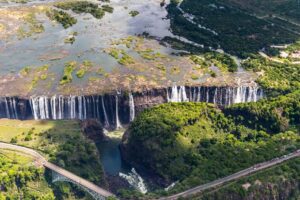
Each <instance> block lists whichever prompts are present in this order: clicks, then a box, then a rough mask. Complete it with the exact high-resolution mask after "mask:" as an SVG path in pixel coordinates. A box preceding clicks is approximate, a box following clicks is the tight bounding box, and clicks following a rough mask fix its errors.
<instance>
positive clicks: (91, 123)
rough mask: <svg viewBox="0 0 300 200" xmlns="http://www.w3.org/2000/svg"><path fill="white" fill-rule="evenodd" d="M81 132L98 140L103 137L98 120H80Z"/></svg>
mask: <svg viewBox="0 0 300 200" xmlns="http://www.w3.org/2000/svg"><path fill="white" fill-rule="evenodd" d="M81 129H82V132H83V133H84V134H85V135H86V137H87V138H89V139H91V140H93V141H95V142H100V141H102V140H104V139H105V134H104V132H103V127H102V125H101V124H100V122H99V121H98V120H95V119H87V120H84V121H82V122H81Z"/></svg>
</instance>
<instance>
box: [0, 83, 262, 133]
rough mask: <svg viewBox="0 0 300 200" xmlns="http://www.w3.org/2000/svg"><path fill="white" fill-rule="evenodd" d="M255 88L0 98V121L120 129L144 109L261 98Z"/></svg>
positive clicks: (187, 87)
mask: <svg viewBox="0 0 300 200" xmlns="http://www.w3.org/2000/svg"><path fill="white" fill-rule="evenodd" d="M263 96H264V94H263V90H262V89H260V88H259V87H258V86H256V85H255V86H239V87H190V86H173V87H170V88H167V89H152V90H148V91H144V92H136V93H127V92H117V93H115V94H106V95H92V96H62V95H54V96H51V97H49V96H32V97H29V98H21V97H0V118H9V119H21V120H26V119H35V120H43V119H53V120H59V119H80V120H83V119H99V121H100V122H101V123H102V124H103V125H104V127H105V128H107V129H116V128H120V127H122V124H123V125H125V124H128V123H129V122H130V121H132V120H133V119H134V117H135V116H136V114H138V113H139V112H141V111H142V110H144V109H145V108H148V107H152V106H154V105H158V104H162V103H166V102H186V101H190V102H209V103H214V104H216V105H219V106H228V105H231V104H234V103H241V102H252V101H257V100H259V99H261V98H263Z"/></svg>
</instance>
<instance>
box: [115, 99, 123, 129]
mask: <svg viewBox="0 0 300 200" xmlns="http://www.w3.org/2000/svg"><path fill="white" fill-rule="evenodd" d="M121 128H122V125H121V122H120V120H119V97H118V95H116V129H121Z"/></svg>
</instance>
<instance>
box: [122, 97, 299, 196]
mask: <svg viewBox="0 0 300 200" xmlns="http://www.w3.org/2000/svg"><path fill="white" fill-rule="evenodd" d="M299 100H300V92H299V91H297V92H294V93H293V94H289V95H287V96H281V97H278V98H274V99H271V100H264V101H260V102H258V103H247V104H238V105H234V106H232V107H229V108H227V109H226V110H225V111H224V112H223V111H221V110H219V109H217V108H215V107H214V106H213V105H210V104H204V103H169V104H165V105H160V106H157V107H154V108H152V109H148V110H146V111H144V112H143V113H141V114H140V115H139V116H138V117H137V119H136V120H135V121H134V122H133V123H132V125H131V126H130V128H129V131H128V133H127V134H128V135H127V137H125V138H126V139H125V140H124V142H123V146H122V148H123V152H124V155H125V158H126V159H127V160H129V161H130V162H131V163H132V164H137V163H138V165H137V166H143V167H145V168H146V169H148V170H149V171H151V172H154V173H155V174H157V175H159V176H160V177H162V178H163V179H164V180H165V181H166V182H168V183H170V182H174V181H179V183H178V184H177V185H176V187H175V188H174V189H173V190H172V191H171V192H179V191H182V190H184V189H188V188H191V187H193V186H195V185H199V184H203V183H206V182H209V181H212V180H215V179H218V178H220V177H224V176H227V175H229V174H232V173H234V172H237V171H240V170H242V169H245V168H247V167H250V166H252V165H254V164H255V163H260V162H263V161H266V160H271V159H273V158H275V157H279V156H282V155H284V154H287V153H289V152H292V151H295V150H296V149H299V147H300V142H299V141H300V135H299V134H298V133H299V120H298V119H299V118H300V104H299V102H300V101H299ZM141 147H143V148H141ZM163 193H164V192H163Z"/></svg>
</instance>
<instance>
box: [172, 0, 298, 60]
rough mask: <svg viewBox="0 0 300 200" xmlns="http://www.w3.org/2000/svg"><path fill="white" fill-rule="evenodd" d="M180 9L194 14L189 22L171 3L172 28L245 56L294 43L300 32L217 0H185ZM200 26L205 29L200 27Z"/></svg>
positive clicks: (192, 38) (229, 51)
mask: <svg viewBox="0 0 300 200" xmlns="http://www.w3.org/2000/svg"><path fill="white" fill-rule="evenodd" d="M181 8H182V9H183V10H184V11H185V12H187V13H189V14H192V15H193V16H194V19H193V20H194V22H195V23H196V24H192V23H191V22H189V21H188V20H187V19H186V18H185V16H184V15H183V14H182V13H181V12H180V10H179V9H178V8H177V6H176V4H175V3H174V2H173V3H172V4H171V5H169V6H168V11H169V16H170V18H171V28H172V31H173V32H174V33H175V34H177V35H181V36H183V37H185V38H187V39H189V40H191V41H193V42H196V43H198V44H203V45H204V46H206V47H213V48H214V49H219V48H221V49H223V50H224V51H225V52H227V53H230V54H233V55H237V56H239V57H244V58H246V57H247V56H248V55H249V54H250V53H256V52H257V51H259V50H260V49H262V48H268V47H269V46H270V45H272V44H286V43H292V42H294V41H296V40H297V39H298V35H297V34H294V33H293V32H291V31H289V30H286V29H285V28H283V27H282V26H279V25H278V26H277V25H276V24H273V23H272V22H268V21H266V20H264V19H260V18H257V17H255V16H252V15H249V14H247V13H245V12H242V11H240V10H239V9H236V8H234V7H231V6H230V5H228V4H223V3H222V2H220V1H217V0H213V1H212V0H201V2H199V0H184V1H183V3H182V4H181ZM198 25H201V26H202V27H206V28H200V27H199V26H198Z"/></svg>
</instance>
